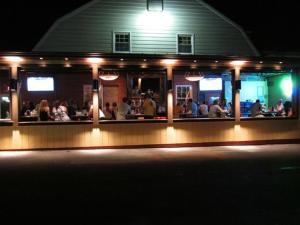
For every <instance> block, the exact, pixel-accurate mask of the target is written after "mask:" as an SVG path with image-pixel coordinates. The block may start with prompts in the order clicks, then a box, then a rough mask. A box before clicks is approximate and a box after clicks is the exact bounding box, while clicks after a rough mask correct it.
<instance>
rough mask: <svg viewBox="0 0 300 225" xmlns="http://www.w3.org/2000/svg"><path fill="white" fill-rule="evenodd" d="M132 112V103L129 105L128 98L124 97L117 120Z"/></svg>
mask: <svg viewBox="0 0 300 225" xmlns="http://www.w3.org/2000/svg"><path fill="white" fill-rule="evenodd" d="M130 113H131V107H130V105H128V99H127V98H126V97H124V98H123V99H122V102H121V104H120V106H119V109H118V113H117V120H125V119H126V115H127V114H130Z"/></svg>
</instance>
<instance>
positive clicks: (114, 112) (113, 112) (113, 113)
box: [111, 102, 119, 120]
mask: <svg viewBox="0 0 300 225" xmlns="http://www.w3.org/2000/svg"><path fill="white" fill-rule="evenodd" d="M118 110H119V109H118V105H117V103H116V102H113V104H112V109H111V116H112V119H113V120H116V119H117V113H118Z"/></svg>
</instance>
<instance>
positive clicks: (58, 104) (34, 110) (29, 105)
mask: <svg viewBox="0 0 300 225" xmlns="http://www.w3.org/2000/svg"><path fill="white" fill-rule="evenodd" d="M77 109H78V106H77V104H75V103H74V102H73V101H72V100H71V101H70V102H69V103H68V102H67V101H65V100H62V101H60V100H56V101H54V102H53V104H52V107H51V106H50V104H49V102H48V100H46V99H42V100H41V101H40V102H39V103H38V104H36V105H35V104H34V103H33V102H31V101H25V102H23V105H22V108H21V111H20V112H21V117H23V116H25V117H26V116H35V117H38V119H39V120H40V121H49V120H50V121H51V120H52V121H69V120H71V119H70V117H71V116H73V115H75V114H76V110H77Z"/></svg>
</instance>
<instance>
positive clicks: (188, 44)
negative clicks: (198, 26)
mask: <svg viewBox="0 0 300 225" xmlns="http://www.w3.org/2000/svg"><path fill="white" fill-rule="evenodd" d="M177 53H178V54H194V35H193V34H178V35H177Z"/></svg>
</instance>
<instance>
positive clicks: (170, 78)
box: [167, 65, 173, 123]
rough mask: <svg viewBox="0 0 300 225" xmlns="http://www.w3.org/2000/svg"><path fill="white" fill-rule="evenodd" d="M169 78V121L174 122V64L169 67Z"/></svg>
mask: <svg viewBox="0 0 300 225" xmlns="http://www.w3.org/2000/svg"><path fill="white" fill-rule="evenodd" d="M167 78H168V85H167V87H168V123H173V87H172V86H173V68H172V66H170V65H169V66H168V67H167Z"/></svg>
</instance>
